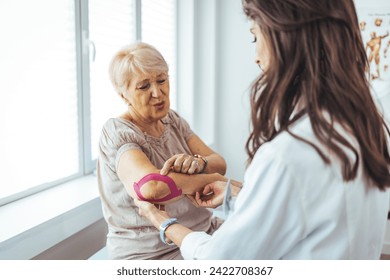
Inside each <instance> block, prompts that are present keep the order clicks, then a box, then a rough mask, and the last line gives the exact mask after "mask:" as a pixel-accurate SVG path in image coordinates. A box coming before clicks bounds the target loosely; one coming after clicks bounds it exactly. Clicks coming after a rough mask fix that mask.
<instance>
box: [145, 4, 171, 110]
mask: <svg viewBox="0 0 390 280" xmlns="http://www.w3.org/2000/svg"><path fill="white" fill-rule="evenodd" d="M141 19H142V24H141V26H142V33H141V34H142V41H144V42H146V43H149V44H151V45H153V46H155V47H156V48H157V49H158V50H159V51H160V52H161V54H162V55H163V56H164V58H165V60H166V61H167V63H168V66H169V81H170V97H171V98H170V100H171V108H172V109H176V68H177V67H176V56H177V51H176V33H177V32H176V0H164V1H162V0H142V16H141Z"/></svg>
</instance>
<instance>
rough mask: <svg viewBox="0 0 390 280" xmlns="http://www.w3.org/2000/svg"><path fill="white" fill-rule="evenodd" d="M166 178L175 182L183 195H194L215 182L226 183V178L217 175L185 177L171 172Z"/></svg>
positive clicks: (185, 175)
mask: <svg viewBox="0 0 390 280" xmlns="http://www.w3.org/2000/svg"><path fill="white" fill-rule="evenodd" d="M168 176H169V177H171V178H172V179H173V180H174V181H175V183H176V186H177V187H178V188H179V189H181V190H182V192H183V194H194V193H195V192H197V191H200V190H202V189H203V188H204V186H206V185H207V184H210V183H213V182H215V181H227V178H226V177H224V176H222V175H221V174H219V173H211V174H206V173H205V174H195V175H187V174H181V173H174V172H171V173H169V174H168Z"/></svg>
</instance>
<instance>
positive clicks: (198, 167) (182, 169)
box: [160, 154, 205, 175]
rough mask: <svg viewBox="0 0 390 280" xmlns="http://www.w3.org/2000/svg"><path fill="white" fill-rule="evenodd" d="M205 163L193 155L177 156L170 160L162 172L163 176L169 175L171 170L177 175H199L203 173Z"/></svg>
mask: <svg viewBox="0 0 390 280" xmlns="http://www.w3.org/2000/svg"><path fill="white" fill-rule="evenodd" d="M204 166H205V162H204V161H203V160H202V159H200V158H196V157H194V156H191V155H186V154H177V155H174V156H172V157H171V158H170V159H168V160H167V161H166V162H165V163H164V166H163V168H161V170H160V174H161V175H167V174H168V173H169V171H170V170H173V171H174V172H176V173H183V174H189V175H191V174H197V173H200V172H202V171H203V169H204Z"/></svg>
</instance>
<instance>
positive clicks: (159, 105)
mask: <svg viewBox="0 0 390 280" xmlns="http://www.w3.org/2000/svg"><path fill="white" fill-rule="evenodd" d="M153 106H154V107H155V108H156V109H157V110H162V109H164V106H165V102H164V101H162V102H159V103H157V104H154V105H153Z"/></svg>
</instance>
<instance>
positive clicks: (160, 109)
mask: <svg viewBox="0 0 390 280" xmlns="http://www.w3.org/2000/svg"><path fill="white" fill-rule="evenodd" d="M123 97H124V98H125V99H126V100H127V101H128V103H129V104H130V106H131V107H132V109H133V110H134V113H136V114H137V116H139V117H141V118H143V119H144V120H145V121H157V120H160V119H162V118H163V117H165V116H166V115H167V114H168V112H169V107H170V102H169V79H168V73H166V72H163V73H150V74H142V73H139V72H138V73H136V74H135V75H134V76H133V79H132V81H131V83H130V85H129V88H128V89H127V91H126V92H125V93H124V94H123Z"/></svg>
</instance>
